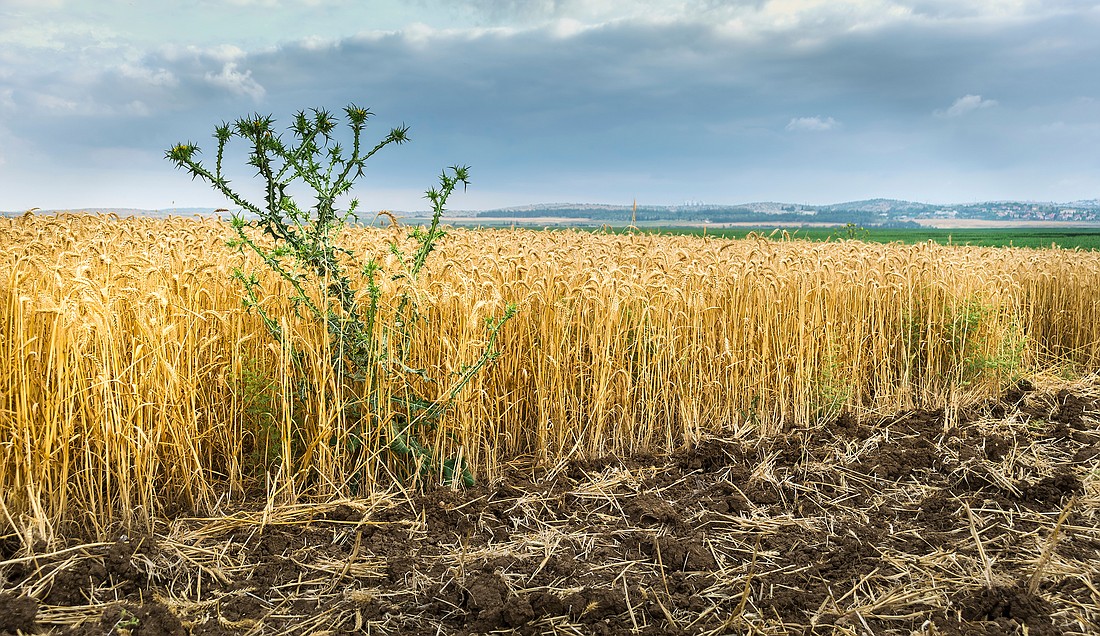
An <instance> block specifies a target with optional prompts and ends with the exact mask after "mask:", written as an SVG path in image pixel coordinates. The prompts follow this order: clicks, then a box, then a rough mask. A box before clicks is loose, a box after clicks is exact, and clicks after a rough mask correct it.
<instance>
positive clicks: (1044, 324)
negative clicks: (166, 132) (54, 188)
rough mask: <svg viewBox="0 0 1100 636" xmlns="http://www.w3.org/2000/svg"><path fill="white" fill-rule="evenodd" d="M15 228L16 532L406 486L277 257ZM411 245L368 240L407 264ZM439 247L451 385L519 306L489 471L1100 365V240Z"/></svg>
mask: <svg viewBox="0 0 1100 636" xmlns="http://www.w3.org/2000/svg"><path fill="white" fill-rule="evenodd" d="M0 224H3V225H0V227H2V228H3V231H2V232H0V281H2V285H0V305H2V306H3V308H4V309H3V310H0V327H2V330H0V433H2V434H0V440H3V442H2V445H0V493H2V495H0V497H2V498H0V526H4V527H6V528H8V529H9V532H18V533H19V534H20V535H21V537H22V539H23V541H24V543H25V544H26V545H35V544H36V543H40V542H41V541H46V542H47V544H49V543H50V542H52V541H54V540H55V538H57V537H59V536H67V535H72V534H74V533H76V532H78V531H81V532H88V533H90V534H91V535H92V536H96V537H106V536H109V535H110V534H111V532H110V527H111V525H112V524H114V523H122V524H123V525H125V526H127V527H145V528H150V527H152V525H153V524H154V522H155V520H156V519H157V518H159V517H161V516H163V515H165V514H166V513H173V512H175V511H181V510H195V511H203V512H205V513H209V514H216V513H218V512H219V511H224V510H229V509H232V507H233V506H234V505H235V504H236V503H237V502H239V501H240V500H241V499H242V498H244V497H245V496H246V495H249V494H252V495H254V494H257V493H259V494H261V495H264V496H265V497H266V500H267V501H269V502H270V503H271V505H274V504H276V503H282V504H285V503H294V502H310V501H327V500H331V499H333V498H340V497H347V496H351V495H355V494H360V495H361V494H364V493H365V492H366V490H364V489H365V488H366V489H367V490H369V488H368V486H370V485H371V484H381V485H383V486H385V485H386V484H387V483H390V481H391V479H390V478H389V476H388V475H389V473H388V471H389V470H390V469H391V466H390V465H389V464H388V460H387V458H386V457H385V455H384V454H378V453H356V452H352V449H349V448H347V447H346V446H345V445H344V440H345V439H346V435H345V433H346V432H347V431H348V430H349V429H350V428H352V427H354V426H356V425H357V424H358V423H356V422H347V421H344V420H343V419H342V415H341V411H340V409H337V408H334V407H333V404H334V399H336V400H338V399H339V395H338V393H339V388H338V387H336V386H334V384H333V382H332V380H331V378H328V377H326V376H325V371H324V369H325V368H326V367H327V364H326V363H325V358H324V347H323V340H322V338H323V335H322V334H321V333H319V332H318V330H317V329H316V327H315V326H314V325H309V324H304V323H302V322H300V321H297V320H295V319H293V317H292V316H291V317H289V318H288V319H287V322H286V328H287V329H288V330H289V331H290V332H291V333H293V337H294V338H295V341H296V342H297V343H298V346H299V347H300V350H301V351H303V352H304V353H305V355H306V359H307V363H308V364H311V365H312V367H311V368H312V369H313V374H314V376H315V377H316V378H317V379H318V386H319V387H321V388H320V389H319V391H318V393H317V394H315V395H310V396H306V400H305V401H304V402H303V401H299V400H295V399H294V397H293V393H294V390H295V387H294V386H293V385H292V383H291V382H289V380H288V378H289V377H290V373H289V370H288V365H289V360H288V359H287V358H288V356H287V355H286V354H285V352H283V351H280V350H279V349H278V347H274V346H272V345H271V343H270V341H269V339H268V338H267V337H266V334H265V333H264V332H263V329H262V326H261V325H260V324H259V322H258V320H257V319H256V318H255V317H254V316H249V315H247V314H245V313H244V312H243V311H242V310H241V308H240V289H239V288H238V287H237V285H236V283H235V282H234V281H232V280H230V276H229V274H230V272H231V270H232V268H233V267H235V266H241V267H243V268H245V269H246V270H247V269H253V270H256V271H257V272H262V271H263V267H262V266H261V265H259V264H256V263H249V262H245V261H243V260H242V259H243V257H240V256H237V255H234V254H233V253H232V252H231V251H230V250H228V249H226V248H225V247H224V241H225V240H226V239H227V238H229V232H228V231H227V228H226V227H225V226H223V225H221V224H219V223H216V222H213V221H200V220H187V219H169V220H151V219H140V218H132V219H118V218H115V217H104V216H81V215H70V216H59V217H38V216H34V215H29V216H26V217H23V218H19V219H4V220H0ZM399 232H400V230H399V229H393V228H387V229H385V230H381V229H379V230H359V231H354V232H351V233H350V235H349V236H348V241H349V243H350V244H353V245H354V246H355V247H356V248H357V249H358V250H359V252H360V253H361V254H384V253H385V252H386V249H385V241H386V240H388V239H390V238H392V237H394V236H400V234H399ZM432 258H433V259H434V260H433V262H431V263H430V264H429V276H427V277H426V278H425V280H424V282H423V283H422V285H421V289H420V291H419V293H420V294H422V295H423V302H422V306H423V307H429V308H430V309H429V311H428V313H427V315H426V316H425V320H426V322H427V325H426V327H425V328H422V329H420V330H419V331H418V336H417V337H418V341H417V342H416V343H414V347H413V350H414V351H416V352H418V354H417V355H418V358H417V359H416V360H415V363H416V364H415V365H414V366H422V367H425V368H428V369H429V370H430V371H431V373H430V375H433V376H435V377H452V374H453V373H455V372H457V371H458V370H459V369H460V368H461V366H462V365H463V364H464V363H469V362H470V361H472V360H473V359H475V358H476V357H477V355H478V353H479V351H480V347H481V346H482V344H483V339H484V336H485V332H484V320H485V319H486V318H488V317H492V316H498V315H500V314H502V313H503V311H504V307H505V306H506V304H507V303H509V302H516V303H518V304H519V306H520V314H519V315H518V316H517V317H516V318H515V319H514V320H513V321H511V322H510V323H509V324H508V325H507V326H506V328H505V330H504V331H503V332H502V334H501V346H502V349H503V351H504V355H503V356H502V357H501V358H500V360H498V361H497V362H496V363H495V364H494V365H493V366H492V367H491V368H490V369H488V371H487V372H486V373H484V374H483V375H481V376H479V377H478V378H477V379H476V380H475V381H474V383H473V384H472V385H471V386H470V387H469V388H468V390H467V391H466V392H465V393H464V394H463V395H462V396H461V398H460V401H459V404H458V405H457V408H456V409H455V410H454V411H453V412H452V413H451V415H449V416H448V417H447V418H446V421H445V426H444V430H441V431H439V432H438V435H437V436H436V437H435V438H434V439H432V440H429V441H430V442H431V443H433V444H435V445H437V446H438V447H440V449H441V452H446V453H448V454H449V453H450V452H453V451H454V450H455V449H461V451H462V452H463V453H464V455H465V457H467V458H468V459H469V460H470V461H471V463H472V465H473V467H474V468H475V470H476V472H477V473H478V476H479V478H481V479H483V480H485V481H492V480H494V479H496V478H498V477H499V476H500V475H501V471H502V467H503V466H505V465H506V464H507V463H508V462H510V461H513V460H514V459H516V458H527V459H533V460H535V461H538V462H542V463H544V464H549V465H553V464H556V463H559V462H564V461H568V460H570V459H573V458H582V457H595V456H603V455H608V454H634V453H639V452H654V453H664V452H668V451H671V450H674V449H676V448H679V447H682V446H683V445H684V444H685V443H689V442H692V441H694V440H698V439H700V438H702V437H704V436H708V435H716V434H731V433H734V434H747V433H750V432H751V433H754V434H759V435H771V434H774V433H777V432H779V431H783V430H790V429H792V428H796V427H800V426H805V425H809V424H812V423H814V422H817V421H819V420H826V421H827V420H829V419H830V418H832V417H835V416H836V415H837V414H838V413H840V412H841V411H848V412H852V413H856V414H887V413H896V412H901V411H905V410H907V409H913V408H921V407H937V406H943V405H947V406H948V407H949V412H954V411H955V410H957V409H958V408H961V407H964V406H966V405H969V404H974V403H977V402H979V401H981V400H983V399H986V398H988V397H990V396H994V395H997V394H999V393H1000V392H1001V391H1002V390H1003V389H1004V388H1005V387H1006V386H1008V385H1009V384H1011V383H1012V382H1014V381H1015V380H1017V379H1018V378H1022V377H1032V376H1034V375H1035V374H1037V373H1041V372H1050V371H1051V370H1055V371H1057V372H1065V373H1074V372H1077V371H1079V370H1081V369H1084V368H1095V367H1096V363H1097V361H1098V360H1100V302H1098V300H1097V299H1098V298H1100V294H1098V291H1100V290H1098V287H1100V276H1098V274H1100V254H1097V253H1084V252H1075V251H1065V250H1041V251H1038V250H1028V249H1005V248H1000V249H992V248H968V247H956V246H939V245H933V244H924V245H917V246H904V245H871V244H863V243H859V242H839V243H818V244H811V243H805V242H799V241H792V242H785V241H773V240H768V239H765V238H750V239H745V240H738V241H731V240H714V239H705V238H697V237H682V236H680V237H673V236H662V237H655V236H648V235H624V236H609V235H593V234H586V233H579V232H554V233H542V232H534V231H526V230H511V231H510V230H498V231H462V230H454V231H453V232H452V234H451V236H450V238H449V239H447V240H446V241H445V244H444V245H443V247H442V248H441V249H440V251H439V252H438V253H437V254H436V255H434V256H433V257H432ZM267 285H268V289H270V290H272V291H273V292H274V294H273V296H272V297H271V299H269V301H268V302H270V303H273V304H276V303H277V300H276V299H277V298H279V287H278V284H277V283H276V282H274V281H268V282H267ZM284 297H285V296H284ZM272 310H273V311H276V310H277V308H276V307H272ZM392 310H393V308H392V307H390V308H384V311H392ZM423 388H425V387H422V389H423ZM392 390H394V391H400V390H401V387H400V386H395V387H393V388H392ZM434 390H438V391H444V390H446V387H437V388H436V389H434ZM443 447H447V448H443ZM364 484H365V486H364ZM975 514H976V515H977V514H978V513H977V511H975Z"/></svg>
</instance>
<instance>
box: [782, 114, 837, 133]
mask: <svg viewBox="0 0 1100 636" xmlns="http://www.w3.org/2000/svg"><path fill="white" fill-rule="evenodd" d="M837 128H840V122H839V121H837V120H835V119H833V118H832V117H819V116H814V117H795V118H794V119H792V120H791V121H790V123H788V124H787V130H791V131H811V132H821V131H825V130H835V129H837Z"/></svg>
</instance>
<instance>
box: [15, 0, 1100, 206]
mask: <svg viewBox="0 0 1100 636" xmlns="http://www.w3.org/2000/svg"><path fill="white" fill-rule="evenodd" d="M290 4H295V3H290ZM659 4H660V5H661V6H671V5H669V4H668V3H647V2H635V3H629V6H628V7H627V9H626V13H625V14H623V15H632V14H631V13H630V12H631V11H635V10H636V12H638V13H642V12H644V11H645V10H647V9H652V10H653V11H654V12H655V13H656V14H657V15H656V18H660V19H656V18H655V17H654V16H649V17H645V18H636V19H628V18H619V19H615V20H605V21H601V20H600V19H599V18H601V16H604V17H606V16H612V15H615V14H614V12H613V8H612V5H611V3H606V4H605V3H590V8H588V9H582V8H579V7H580V4H577V3H573V2H570V1H569V0H547V1H546V2H542V3H533V4H528V3H518V2H511V1H503V2H490V1H477V2H468V3H466V6H467V8H468V9H469V10H471V11H477V12H479V13H480V14H481V15H483V16H495V17H492V20H489V21H490V22H494V21H495V22H499V23H503V22H507V21H508V20H514V21H522V20H527V21H528V22H525V23H523V24H520V23H518V22H517V23H516V24H507V25H503V26H482V27H476V28H455V29H439V28H433V27H431V26H419V27H415V28H414V27H410V28H407V29H403V30H397V31H365V32H363V33H360V34H358V35H354V36H344V37H339V36H337V37H302V38H300V39H296V40H291V41H288V42H284V43H281V44H277V45H270V46H264V47H238V46H236V45H232V44H223V45H209V46H196V45H187V44H174V45H164V46H160V47H157V48H154V49H151V50H140V49H135V48H133V47H130V46H128V45H127V44H126V43H125V42H123V41H120V40H118V39H108V40H103V39H99V40H94V39H93V38H92V36H90V35H87V36H79V37H84V38H85V39H84V40H80V39H79V37H78V38H77V39H75V40H65V38H61V37H57V38H50V39H47V40H44V41H45V42H47V43H49V44H50V47H46V46H40V45H35V44H33V43H32V44H19V42H18V41H17V40H18V38H15V36H11V38H15V39H11V38H9V40H8V44H6V45H0V59H3V60H5V61H6V60H9V59H10V60H14V61H18V62H21V63H23V65H22V66H18V67H13V66H8V68H20V69H23V70H21V71H20V72H18V73H10V72H9V74H7V75H5V74H3V73H2V72H0V113H3V114H4V116H5V118H6V119H8V120H11V121H14V120H16V119H17V120H18V121H19V126H17V127H16V126H9V136H12V137H15V138H16V139H14V140H11V142H12V143H16V142H20V143H22V144H24V147H27V146H33V147H34V148H37V149H38V150H37V153H38V154H37V155H36V156H37V159H35V158H33V157H32V160H31V161H28V165H29V166H35V165H38V166H47V165H48V166H58V167H65V168H66V169H69V170H79V169H81V168H82V166H85V167H86V166H87V165H88V163H89V162H91V161H93V158H95V160H96V161H97V162H99V165H103V163H104V162H105V161H108V160H114V161H122V160H121V159H119V158H121V157H125V161H126V162H128V168H127V169H135V170H141V171H144V172H145V173H146V174H150V175H157V177H156V179H152V180H147V181H148V182H149V183H155V184H156V186H157V187H158V188H163V187H174V186H172V185H171V184H173V183H179V184H181V185H180V186H179V190H180V191H185V192H187V193H192V192H194V193H197V192H198V191H199V190H198V189H193V190H186V189H185V186H184V185H182V183H183V181H184V180H183V179H181V178H180V176H179V175H178V174H174V173H172V172H171V170H170V168H169V167H168V166H167V164H166V162H163V160H162V159H161V158H160V154H161V153H162V151H163V149H164V148H166V147H167V146H168V145H170V144H171V143H174V142H176V141H181V140H186V139H189V140H192V141H197V142H199V143H200V145H203V146H204V147H207V146H209V145H210V141H209V135H210V133H211V131H212V128H213V126H214V125H215V124H217V123H219V122H221V121H223V120H230V119H233V118H235V117H238V116H241V115H245V114H247V113H251V112H253V111H260V112H270V113H273V114H275V115H276V116H279V117H280V118H282V120H283V121H285V120H286V119H287V117H288V116H289V115H290V114H291V113H293V112H294V111H295V110H297V109H299V108H303V107H309V106H324V107H328V108H332V109H338V108H339V107H341V106H342V105H344V104H346V103H348V102H351V101H355V102H357V103H360V104H362V105H365V106H370V107H371V108H372V109H373V110H374V111H375V112H376V113H377V114H378V115H377V118H376V123H375V124H374V126H373V127H372V130H373V131H374V132H375V133H377V135H378V136H379V137H381V136H382V135H384V131H386V130H388V128H389V127H390V126H394V125H398V124H401V123H406V124H409V125H410V126H411V127H412V137H413V143H412V144H410V145H408V146H405V147H402V148H400V149H394V151H393V152H392V153H386V154H385V156H382V155H380V156H379V157H378V161H377V162H376V167H375V171H374V172H371V173H370V174H371V175H372V176H370V177H369V178H368V187H371V188H375V189H376V190H377V191H379V192H381V191H383V190H384V188H383V184H385V186H386V188H390V189H393V190H402V191H408V192H412V193H413V194H412V195H405V196H406V198H405V199H404V203H386V202H383V203H380V205H383V204H384V205H390V206H392V207H402V206H406V207H407V206H408V205H410V203H408V202H409V201H414V200H415V197H416V196H417V195H416V194H415V193H416V192H418V191H419V190H420V189H422V188H423V187H425V186H426V185H428V184H429V183H430V180H431V178H432V175H433V174H434V173H435V172H436V171H437V170H438V169H439V168H440V167H441V166H443V165H447V164H450V163H455V162H467V163H471V164H473V166H474V175H475V186H476V187H475V188H474V189H473V190H472V193H477V194H472V195H471V197H470V199H469V201H470V202H471V203H469V204H470V205H475V204H476V202H477V201H485V202H488V203H529V202H532V201H533V200H539V199H544V198H552V199H555V200H557V199H582V198H584V199H589V200H612V199H614V200H618V199H621V198H623V197H626V198H632V197H633V196H638V198H639V200H647V201H654V202H672V203H675V202H678V201H681V200H683V199H686V198H703V199H706V200H711V201H718V200H721V201H730V202H735V201H742V200H747V199H756V198H769V199H794V200H806V201H818V202H821V201H830V200H835V199H849V198H859V197H861V196H878V195H882V196H910V197H913V198H927V199H940V200H942V199H954V198H964V199H969V198H981V197H982V196H990V197H993V198H1000V197H1032V198H1064V199H1072V198H1082V197H1084V196H1095V195H1096V194H1095V191H1096V190H1097V189H1100V178H1098V177H1097V176H1095V175H1098V174H1100V170H1098V168H1100V158H1098V157H1097V156H1096V153H1095V152H1094V150H1093V148H1094V147H1095V144H1096V143H1097V142H1100V131H1098V130H1097V129H1096V127H1095V124H1096V122H1097V121H1100V105H1098V104H1100V101H1098V100H1100V87H1098V86H1097V85H1096V83H1095V82H1093V81H1092V80H1091V78H1094V77H1097V76H1100V47H1098V44H1097V42H1096V39H1095V37H1094V34H1095V33H1096V32H1097V30H1098V27H1100V15H1098V14H1097V12H1096V11H1095V10H1091V9H1090V8H1075V7H1074V6H1072V3H1046V4H1043V5H1033V4H1026V3H1025V4H1021V5H1018V6H1019V7H1023V9H1019V10H1017V11H1016V12H1015V13H1013V14H1012V15H1010V16H1009V17H1008V18H999V17H998V16H997V15H995V12H994V11H993V7H994V5H1003V3H992V2H991V3H987V4H984V5H982V4H980V3H976V4H975V5H969V4H966V5H965V6H967V7H974V6H978V7H979V8H980V7H984V10H986V11H987V14H981V13H980V11H979V10H978V9H973V8H971V9H966V8H958V7H959V4H958V3H947V2H931V1H929V2H923V3H921V2H910V3H908V4H900V3H887V2H867V3H848V4H847V5H845V6H847V8H848V9H850V10H851V12H853V14H854V16H855V17H854V18H851V20H849V21H848V22H845V21H844V19H842V16H841V12H839V11H838V10H834V9H831V8H829V7H831V6H832V5H829V4H822V5H818V7H819V8H818V11H817V13H814V12H813V11H808V10H807V11H803V12H801V13H797V12H796V13H792V14H790V15H786V17H784V14H783V12H782V11H780V8H779V7H781V5H779V4H775V3H770V4H769V3H760V2H746V3H723V2H713V1H712V2H688V3H686V4H685V5H684V6H686V7H687V8H686V9H684V10H683V11H682V12H681V13H680V14H677V15H675V16H671V17H670V15H665V14H662V13H661V11H660V10H659V7H658V5H659ZM1014 6H1016V5H1014ZM532 7H533V8H532ZM1028 7H1031V9H1028ZM521 12H527V13H526V14H525V15H523V16H521V15H520V13H521ZM605 14H606V15H605ZM509 16H511V17H509ZM577 16H580V17H583V18H585V20H582V21H569V20H570V19H575V18H576V17H577ZM784 19H789V20H790V24H789V26H784V24H786V23H784V22H783V20H784ZM538 20H548V21H546V22H544V23H536V22H537V21H538ZM754 21H755V22H754ZM746 24H755V25H756V26H752V27H751V28H750V27H749V26H746ZM807 24H812V25H815V26H814V28H808V27H807V26H806V25H807ZM853 24H855V25H856V27H858V28H853V26H852V25H853ZM760 25H764V26H760ZM16 35H18V33H17V34H16ZM78 35H79V33H78ZM20 37H22V36H20ZM0 42H3V40H0ZM81 42H84V43H85V44H87V45H88V48H86V49H84V50H83V51H84V52H82V53H81V54H80V55H77V53H76V48H75V47H78V46H80V43H81ZM58 43H60V45H59V46H61V48H60V49H55V48H51V47H53V46H54V45H57V44H58ZM74 62H75V63H74ZM994 98H995V99H994ZM994 104H996V106H997V107H996V108H992V107H991V106H992V105H994ZM978 110H981V111H982V113H981V117H976V116H973V115H975V114H976V112H975V111H978ZM933 114H935V115H938V116H933ZM968 114H969V115H971V116H965V115H968ZM841 122H843V125H840V124H841ZM964 124H965V126H964ZM823 131H828V132H829V134H827V135H822V134H795V133H803V132H823ZM105 148H106V149H114V150H112V151H111V152H109V153H106V154H104V149H105ZM5 154H6V155H7V156H8V163H7V165H6V166H5V168H10V167H11V166H12V164H13V162H12V161H11V158H10V157H11V154H10V152H6V153H5ZM112 157H113V159H111V158H112ZM143 161H144V162H148V163H147V164H142V162H143ZM36 162H37V163H36ZM58 169H59V168H58ZM121 170H122V168H121V167H120V168H119V171H120V174H122V172H121ZM1090 171H1091V174H1092V175H1093V176H1089V174H1090ZM1021 174H1030V175H1031V177H1030V178H1020V175H1021ZM921 175H924V176H921ZM951 175H956V176H955V177H954V178H947V177H950V176H951ZM966 175H970V176H972V177H973V178H969V177H967V176H966ZM998 175H1001V176H1000V177H998ZM242 176H247V175H246V174H243V175H242ZM108 178H109V177H108ZM166 184H167V185H166ZM1059 184H1061V185H1059ZM1067 184H1068V185H1067ZM5 187H6V186H5ZM119 187H120V188H121V187H123V186H119ZM888 188H892V189H888ZM999 188H1000V190H999ZM1090 188H1091V189H1092V190H1091V194H1090ZM922 193H924V194H923V196H922ZM196 196H197V195H196ZM387 196H389V195H387ZM478 197H481V198H478ZM4 207H13V206H10V205H9V206H5V204H4V202H3V201H2V200H0V208H4Z"/></svg>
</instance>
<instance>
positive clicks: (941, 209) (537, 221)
mask: <svg viewBox="0 0 1100 636" xmlns="http://www.w3.org/2000/svg"><path fill="white" fill-rule="evenodd" d="M58 212H91V213H115V214H119V215H120V216H131V215H143V216H156V217H165V216H193V215H196V214H198V215H202V216H209V215H214V214H215V209H214V208H201V207H180V208H168V209H162V210H140V209H133V208H84V209H77V210H38V211H36V214H52V213H58ZM0 214H2V215H4V216H18V215H20V214H23V211H13V212H0ZM394 214H396V215H397V216H398V217H400V218H405V219H408V220H409V221H418V220H421V219H425V218H427V217H428V216H429V213H428V212H426V211H409V212H394ZM222 215H223V216H226V217H227V216H229V214H228V213H224V212H223V213H222ZM372 217H373V213H369V212H365V213H363V214H361V215H360V218H361V219H363V222H364V223H369V222H370V220H371V218H372ZM446 219H447V220H448V222H453V223H463V224H472V223H479V224H500V223H521V224H528V225H602V224H610V225H625V224H628V223H631V222H632V221H633V222H636V223H638V224H640V225H643V224H644V225H650V226H653V225H665V226H674V225H677V224H682V225H703V224H707V225H721V224H731V225H749V224H759V225H761V226H767V225H772V224H785V225H800V224H809V225H844V224H847V223H852V224H856V225H861V226H865V227H905V226H914V225H917V224H919V223H925V224H927V223H930V222H936V221H943V222H967V221H981V222H986V223H997V222H1013V223H1016V222H1030V223H1057V224H1065V223H1076V224H1092V223H1098V224H1100V199H1088V200H1082V201H1073V202H1070V203H1054V202H1035V201H986V202H981V203H959V204H950V205H941V204H933V203H920V202H916V201H902V200H897V199H867V200H863V201H847V202H844V203H832V204H828V205H810V204H803V203H780V202H773V201H762V202H752V203H740V204H734V205H725V204H721V205H719V204H701V203H690V204H684V205H644V204H643V205H638V206H637V208H636V209H635V207H634V206H633V205H614V204H604V203H542V204H534V205H523V206H516V207H509V208H499V209H494V210H454V211H448V213H447V215H446Z"/></svg>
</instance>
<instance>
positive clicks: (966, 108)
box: [934, 95, 997, 117]
mask: <svg viewBox="0 0 1100 636" xmlns="http://www.w3.org/2000/svg"><path fill="white" fill-rule="evenodd" d="M996 105H997V100H995V99H984V98H982V96H981V95H963V96H962V97H960V98H958V99H956V100H955V103H954V104H951V107H950V108H948V109H947V110H937V111H936V112H935V113H934V114H935V115H936V116H937V117H962V116H963V115H965V114H967V113H969V112H972V111H975V110H981V109H984V108H992V107H994V106H996Z"/></svg>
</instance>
